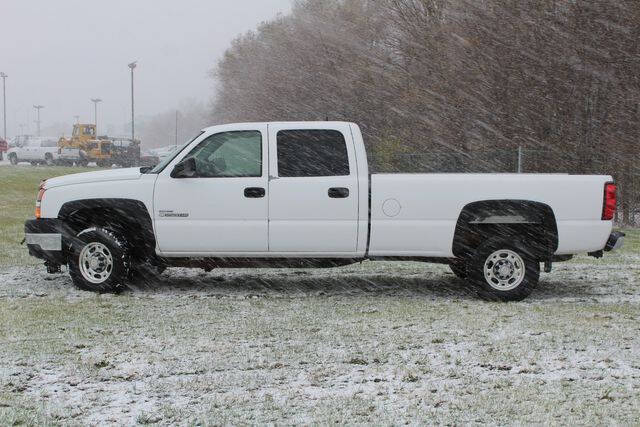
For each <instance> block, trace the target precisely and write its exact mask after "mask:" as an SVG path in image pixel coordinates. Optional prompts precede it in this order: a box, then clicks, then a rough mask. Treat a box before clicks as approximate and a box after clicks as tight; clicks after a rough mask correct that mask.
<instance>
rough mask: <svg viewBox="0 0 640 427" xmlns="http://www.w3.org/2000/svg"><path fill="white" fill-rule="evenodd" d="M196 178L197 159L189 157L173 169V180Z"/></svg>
mask: <svg viewBox="0 0 640 427" xmlns="http://www.w3.org/2000/svg"><path fill="white" fill-rule="evenodd" d="M195 176H196V159H194V158H193V157H189V158H187V159H184V160H183V161H181V162H180V163H178V164H177V165H175V166H174V167H173V170H172V171H171V178H193V177H195Z"/></svg>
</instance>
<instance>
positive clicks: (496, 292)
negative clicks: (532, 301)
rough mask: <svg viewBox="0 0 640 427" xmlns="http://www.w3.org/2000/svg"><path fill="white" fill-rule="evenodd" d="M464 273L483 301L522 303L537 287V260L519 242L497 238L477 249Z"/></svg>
mask: <svg viewBox="0 0 640 427" xmlns="http://www.w3.org/2000/svg"><path fill="white" fill-rule="evenodd" d="M521 264H523V265H521ZM485 267H486V271H487V273H485ZM467 273H468V274H469V280H470V282H471V283H473V284H474V285H476V286H477V288H478V292H479V294H480V296H482V297H483V298H485V299H488V300H491V301H522V300H523V299H525V298H526V297H527V296H529V295H530V294H531V293H532V292H533V290H534V289H535V288H536V286H537V285H538V280H539V278H540V261H539V260H538V259H537V258H536V257H535V256H534V255H532V254H531V251H529V250H527V248H526V246H525V245H523V244H522V243H521V242H519V241H517V240H514V239H505V238H496V239H491V240H489V241H487V242H486V243H484V244H483V245H482V246H480V247H479V248H478V249H477V250H476V252H475V254H474V256H473V257H471V259H470V260H469V262H468V263H467Z"/></svg>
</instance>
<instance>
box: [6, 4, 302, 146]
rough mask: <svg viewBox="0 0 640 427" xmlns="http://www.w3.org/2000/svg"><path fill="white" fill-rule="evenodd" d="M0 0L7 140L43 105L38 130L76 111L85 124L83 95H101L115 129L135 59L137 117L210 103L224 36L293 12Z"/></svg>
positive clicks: (104, 116)
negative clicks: (192, 101) (35, 106)
mask: <svg viewBox="0 0 640 427" xmlns="http://www.w3.org/2000/svg"><path fill="white" fill-rule="evenodd" d="M0 1H1V3H2V5H1V7H0V12H1V13H0V71H3V72H5V73H6V74H7V75H8V76H9V77H8V78H7V80H6V82H7V127H8V129H7V133H8V136H10V137H11V136H12V135H15V134H16V133H18V132H19V130H20V129H19V127H18V126H19V125H20V124H28V125H29V126H30V129H31V131H32V132H33V131H34V130H35V123H34V120H35V111H34V109H33V104H42V105H44V106H45V108H44V109H43V110H42V111H41V120H42V126H43V127H45V126H46V125H51V124H52V123H54V122H68V123H69V128H70V127H71V124H72V123H73V121H74V118H73V116H75V115H80V117H81V121H85V122H86V121H89V122H92V121H93V106H92V105H93V104H92V103H91V101H90V98H102V99H103V102H102V104H100V105H99V111H98V120H99V122H101V123H104V124H106V125H111V126H113V127H117V129H121V128H122V125H123V124H124V123H126V122H127V121H128V120H129V117H130V114H131V113H130V111H131V110H130V108H131V106H130V74H129V69H128V68H127V64H128V63H129V62H132V61H134V60H138V61H139V62H138V64H139V65H138V68H136V70H135V84H136V90H135V96H136V116H138V115H141V116H150V115H153V114H156V113H159V112H162V111H166V110H169V109H171V108H174V107H176V106H178V105H179V104H180V103H181V102H182V101H184V100H185V99H191V98H193V99H197V100H201V101H208V100H209V98H210V97H211V95H212V92H213V81H212V80H211V79H210V78H209V77H208V75H207V74H208V71H209V70H211V69H212V68H213V67H214V65H215V64H216V62H217V60H218V59H219V58H220V56H221V55H222V53H223V52H224V50H225V49H226V47H227V46H228V45H229V43H230V42H231V40H233V38H235V37H236V36H237V35H239V34H240V33H243V32H245V31H248V30H250V29H253V28H255V27H256V25H257V24H259V23H260V22H262V21H265V20H269V19H271V18H274V17H275V16H276V15H277V14H279V13H287V12H288V11H289V10H290V7H291V5H290V3H291V0H108V1H107V0H93V1H87V0H55V1H52V0H0ZM0 95H1V93H0ZM1 114H2V111H1V105H0V116H1ZM99 126H100V127H102V125H100V123H99ZM1 132H2V129H1V123H0V133H1Z"/></svg>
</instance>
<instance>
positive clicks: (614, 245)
mask: <svg viewBox="0 0 640 427" xmlns="http://www.w3.org/2000/svg"><path fill="white" fill-rule="evenodd" d="M624 237H625V234H624V233H622V232H620V231H614V232H613V233H611V234H610V235H609V240H607V244H606V245H605V247H604V250H605V251H606V252H610V251H616V250H618V249H620V248H621V247H622V246H623V245H624Z"/></svg>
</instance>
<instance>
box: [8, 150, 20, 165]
mask: <svg viewBox="0 0 640 427" xmlns="http://www.w3.org/2000/svg"><path fill="white" fill-rule="evenodd" d="M9 163H11V164H12V165H14V166H15V165H17V164H18V156H17V154H16V153H11V154H9Z"/></svg>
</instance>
